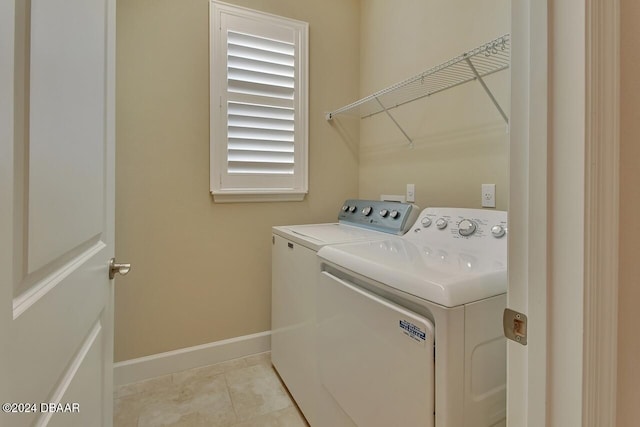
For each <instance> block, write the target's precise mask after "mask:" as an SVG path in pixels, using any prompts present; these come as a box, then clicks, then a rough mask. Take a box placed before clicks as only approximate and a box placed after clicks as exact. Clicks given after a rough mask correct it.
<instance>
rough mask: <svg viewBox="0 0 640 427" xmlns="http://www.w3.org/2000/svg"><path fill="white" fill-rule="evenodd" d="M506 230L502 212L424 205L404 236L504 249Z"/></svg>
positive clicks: (505, 221)
mask: <svg viewBox="0 0 640 427" xmlns="http://www.w3.org/2000/svg"><path fill="white" fill-rule="evenodd" d="M507 233H508V228H507V213H506V212H504V211H496V210H488V209H464V208H427V209H425V210H423V211H422V212H421V213H420V216H419V218H418V220H417V221H416V222H415V223H414V224H413V226H412V231H411V232H410V233H408V234H407V235H406V238H408V239H411V240H419V241H422V242H430V243H442V244H445V245H458V244H460V245H464V246H465V247H469V246H471V247H473V246H478V247H479V248H480V247H483V245H484V247H491V246H496V247H497V248H502V247H503V246H504V247H505V248H506V240H507V237H506V236H507Z"/></svg>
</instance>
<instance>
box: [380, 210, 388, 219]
mask: <svg viewBox="0 0 640 427" xmlns="http://www.w3.org/2000/svg"><path fill="white" fill-rule="evenodd" d="M387 215H389V211H388V210H386V209H381V210H380V216H381V217H382V218H386V217H387Z"/></svg>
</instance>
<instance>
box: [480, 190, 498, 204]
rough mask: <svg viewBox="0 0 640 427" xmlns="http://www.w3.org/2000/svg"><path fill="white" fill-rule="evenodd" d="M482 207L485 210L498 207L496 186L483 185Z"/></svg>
mask: <svg viewBox="0 0 640 427" xmlns="http://www.w3.org/2000/svg"><path fill="white" fill-rule="evenodd" d="M482 207H483V208H495V207H496V185H495V184H482Z"/></svg>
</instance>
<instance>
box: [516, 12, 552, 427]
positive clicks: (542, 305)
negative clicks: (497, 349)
mask: <svg viewBox="0 0 640 427" xmlns="http://www.w3.org/2000/svg"><path fill="white" fill-rule="evenodd" d="M511 8H512V9H511V10H512V22H511V36H512V58H511V114H510V118H511V119H510V127H511V133H510V145H509V147H510V148H509V180H510V182H509V257H508V259H509V291H508V294H507V296H508V302H507V306H508V307H509V308H511V309H513V310H516V311H519V312H522V313H525V314H526V315H527V316H528V320H529V321H528V326H527V334H528V337H527V340H528V345H527V346H522V345H520V344H517V343H515V342H511V341H510V342H508V346H507V390H508V395H507V425H508V426H509V427H524V426H531V427H534V426H544V425H545V422H546V417H547V407H546V399H547V394H546V393H547V390H546V389H547V375H548V373H547V372H548V366H547V352H548V347H547V286H546V283H547V271H548V264H547V253H548V252H547V249H548V236H547V233H546V232H545V230H547V221H548V219H547V211H548V189H547V182H548V173H549V171H548V165H547V150H548V136H549V135H548V130H547V129H548V123H547V115H548V93H549V92H548V66H547V64H548V62H547V58H548V47H547V45H548V28H549V27H548V22H547V2H539V1H525V2H520V1H514V2H512V6H511Z"/></svg>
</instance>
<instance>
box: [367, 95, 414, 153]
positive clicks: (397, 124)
mask: <svg viewBox="0 0 640 427" xmlns="http://www.w3.org/2000/svg"><path fill="white" fill-rule="evenodd" d="M375 98H376V101H378V104H380V108H382V109H383V110H384V112H385V113H387V116H389V118H390V119H391V121H392V122H393V123H394V124H395V125H396V126H397V127H398V129H400V132H402V134H403V135H404V137H405V138H407V141H409V147H411V148H413V141H412V140H411V138H409V135H407V133H406V132H405V131H404V129H402V126H400V124H399V123H398V122H397V121H396V119H394V118H393V116H392V115H391V113H390V112H389V110H387V107H385V106H384V105H382V102H380V100H379V99H378V97H377V96H376V97H375Z"/></svg>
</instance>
